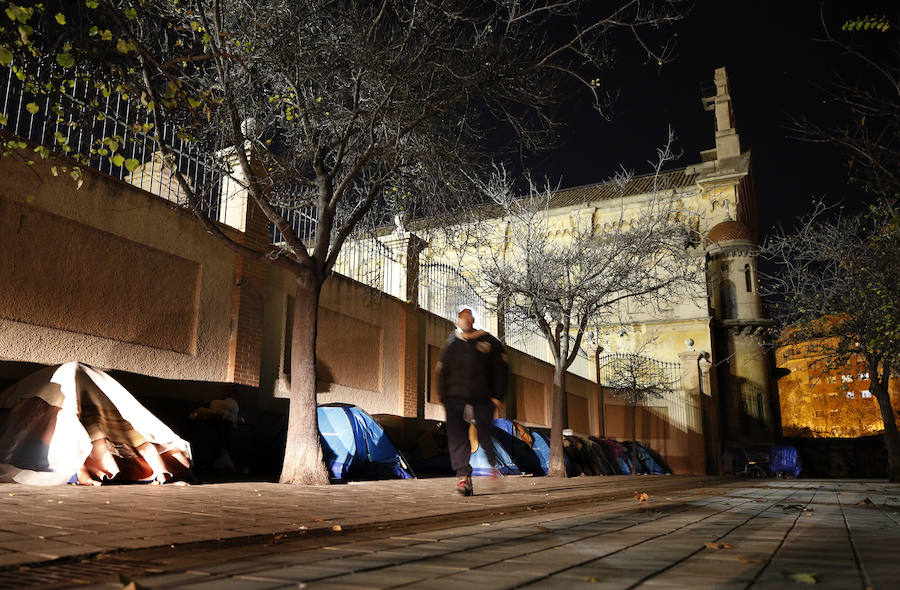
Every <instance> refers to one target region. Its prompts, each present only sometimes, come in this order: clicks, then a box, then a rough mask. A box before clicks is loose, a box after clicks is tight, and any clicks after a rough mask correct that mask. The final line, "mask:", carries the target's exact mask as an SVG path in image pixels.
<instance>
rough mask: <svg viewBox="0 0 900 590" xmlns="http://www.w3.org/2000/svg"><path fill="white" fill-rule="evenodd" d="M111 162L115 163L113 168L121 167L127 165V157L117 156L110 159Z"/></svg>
mask: <svg viewBox="0 0 900 590" xmlns="http://www.w3.org/2000/svg"><path fill="white" fill-rule="evenodd" d="M109 161H110V162H112V163H113V166H121V165H122V164H124V163H125V156H123V155H122V154H116V155H115V156H113V157H112V158H110V159H109Z"/></svg>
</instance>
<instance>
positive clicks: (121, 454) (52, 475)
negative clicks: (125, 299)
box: [0, 362, 191, 485]
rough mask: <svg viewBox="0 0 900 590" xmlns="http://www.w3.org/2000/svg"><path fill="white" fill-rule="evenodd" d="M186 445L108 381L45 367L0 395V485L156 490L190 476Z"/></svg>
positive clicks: (95, 373)
mask: <svg viewBox="0 0 900 590" xmlns="http://www.w3.org/2000/svg"><path fill="white" fill-rule="evenodd" d="M190 457H191V448H190V445H189V444H188V443H187V442H186V441H184V440H183V439H181V438H180V437H179V436H177V435H176V434H175V433H174V432H172V430H171V429H170V428H169V427H168V426H166V425H165V424H163V423H162V421H160V420H159V419H158V418H156V416H154V415H153V414H152V413H150V411H149V410H147V409H146V408H145V407H144V406H142V405H141V404H140V403H139V402H138V401H137V400H136V399H135V398H134V396H133V395H131V393H129V392H128V391H127V390H126V389H125V388H124V387H122V385H121V384H119V382H117V381H116V380H115V379H113V378H112V377H110V376H109V375H108V374H107V373H105V372H103V371H101V370H98V369H95V368H93V367H90V366H88V365H85V364H83V363H78V362H69V363H65V364H63V365H57V366H53V367H47V368H44V369H41V370H40V371H37V372H36V373H33V374H32V375H29V376H28V377H26V378H25V379H22V380H21V381H19V382H18V383H15V384H14V385H12V386H10V387H9V388H7V389H6V390H4V391H3V392H2V393H0V482H16V483H26V484H34V485H59V484H64V483H67V482H69V481H70V480H71V481H73V482H74V481H77V482H78V483H85V484H93V485H99V484H100V483H101V482H103V481H107V480H109V481H111V482H114V483H118V482H122V481H151V482H163V481H165V480H166V479H167V478H169V477H172V476H173V475H176V476H185V475H187V476H189V471H188V468H189V465H190Z"/></svg>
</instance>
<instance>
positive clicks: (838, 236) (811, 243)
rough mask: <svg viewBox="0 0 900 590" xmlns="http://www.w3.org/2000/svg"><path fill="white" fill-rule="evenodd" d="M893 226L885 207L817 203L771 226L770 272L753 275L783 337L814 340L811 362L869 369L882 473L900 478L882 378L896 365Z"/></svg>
mask: <svg viewBox="0 0 900 590" xmlns="http://www.w3.org/2000/svg"><path fill="white" fill-rule="evenodd" d="M898 251H900V227H898V226H897V225H896V224H895V223H894V221H893V213H892V211H891V210H890V208H887V207H885V208H873V209H872V210H871V211H870V212H869V213H867V214H863V215H849V216H848V215H842V214H840V213H839V210H835V209H833V208H831V209H830V208H828V207H826V206H825V205H823V204H821V203H819V204H817V205H816V208H815V210H814V211H813V212H812V213H811V214H810V215H808V216H807V217H805V218H803V219H802V220H801V221H800V223H799V225H798V227H797V228H796V229H794V230H793V231H785V230H784V229H779V230H778V231H777V232H776V233H775V235H773V236H772V237H771V238H770V239H769V240H768V241H767V242H766V244H765V246H764V248H763V251H762V253H763V256H764V257H765V258H767V259H768V260H769V261H770V262H771V263H772V265H773V267H774V269H775V270H774V271H773V272H772V273H769V274H767V276H765V277H764V280H763V281H760V283H761V284H762V285H764V288H765V294H766V295H767V296H769V297H771V298H772V299H774V300H775V302H776V303H775V305H774V306H772V309H773V310H774V312H775V318H776V319H777V320H778V321H779V323H780V325H781V327H782V334H781V341H782V342H783V343H785V344H808V343H814V344H816V345H818V346H816V349H817V350H820V351H821V352H819V353H817V354H818V356H817V357H816V358H814V359H813V362H817V363H822V364H823V366H825V367H832V368H833V367H839V366H856V365H857V363H861V364H862V365H863V366H864V367H865V370H866V371H867V372H868V373H869V377H870V379H871V386H870V389H871V392H872V395H873V396H874V397H875V399H876V400H877V401H878V406H879V409H880V411H881V419H882V421H883V422H884V439H885V444H886V445H887V449H888V459H889V461H890V471H889V473H890V480H891V481H900V434H898V431H897V421H896V416H895V415H894V410H893V409H892V407H891V398H890V393H889V390H888V386H889V383H890V379H891V377H892V376H896V372H897V370H898V368H900V365H898V363H900V291H898V290H897V285H898V284H900V257H898V256H897V252H898Z"/></svg>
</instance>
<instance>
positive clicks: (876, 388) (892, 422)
mask: <svg viewBox="0 0 900 590" xmlns="http://www.w3.org/2000/svg"><path fill="white" fill-rule="evenodd" d="M870 374H871V375H872V385H871V389H872V395H874V396H875V399H876V400H877V401H878V409H879V410H881V421H882V422H884V443H885V445H886V446H887V454H888V481H890V482H893V483H898V482H900V433H898V432H897V420H896V419H895V418H894V408H893V407H891V395H890V392H889V391H888V389H887V388H886V387H883V386H882V384H881V383H880V382H879V380H878V379H875V376H876V373H875V372H874V371H871V370H870Z"/></svg>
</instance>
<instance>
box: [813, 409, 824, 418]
mask: <svg viewBox="0 0 900 590" xmlns="http://www.w3.org/2000/svg"><path fill="white" fill-rule="evenodd" d="M814 415H815V417H816V418H821V417H823V416H824V415H825V412H823V411H822V410H816V411H815V412H814Z"/></svg>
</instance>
